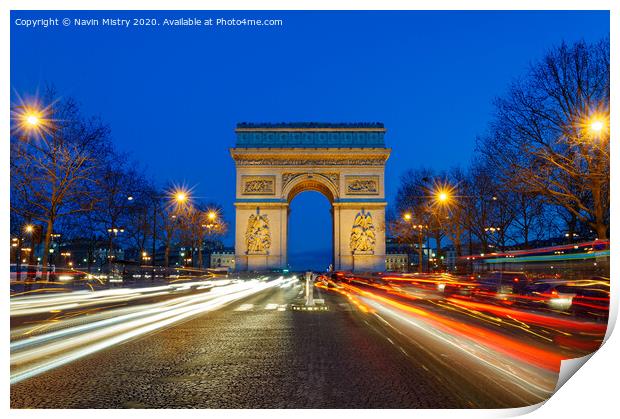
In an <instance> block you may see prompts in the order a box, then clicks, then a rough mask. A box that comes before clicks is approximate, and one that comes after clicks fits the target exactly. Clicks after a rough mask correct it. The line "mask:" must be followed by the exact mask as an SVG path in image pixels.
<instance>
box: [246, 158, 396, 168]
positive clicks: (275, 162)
mask: <svg viewBox="0 0 620 419" xmlns="http://www.w3.org/2000/svg"><path fill="white" fill-rule="evenodd" d="M236 162H237V166H383V165H385V159H323V160H310V159H306V160H304V159H243V158H239V159H236Z"/></svg>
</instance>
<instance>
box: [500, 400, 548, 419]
mask: <svg viewBox="0 0 620 419" xmlns="http://www.w3.org/2000/svg"><path fill="white" fill-rule="evenodd" d="M547 400H549V399H547ZM547 400H543V401H542V402H540V403H536V404H531V405H529V406H523V407H514V408H512V409H504V410H502V413H501V414H500V415H497V416H496V417H498V416H499V417H507V418H514V417H517V416H524V415H527V414H529V413H532V412H533V411H535V410H538V408H539V407H541V406H542V405H543V404H545V403H547Z"/></svg>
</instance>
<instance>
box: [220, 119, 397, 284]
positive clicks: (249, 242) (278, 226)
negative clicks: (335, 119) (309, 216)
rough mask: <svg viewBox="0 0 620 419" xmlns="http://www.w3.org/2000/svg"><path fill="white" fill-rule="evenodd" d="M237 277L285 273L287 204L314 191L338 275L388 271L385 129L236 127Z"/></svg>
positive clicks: (350, 126) (373, 126)
mask: <svg viewBox="0 0 620 419" xmlns="http://www.w3.org/2000/svg"><path fill="white" fill-rule="evenodd" d="M236 134H237V143H236V147H235V148H232V149H231V150H230V153H231V155H232V158H233V159H234V160H235V165H236V169H237V179H236V182H237V183H236V188H237V194H236V202H235V207H236V233H235V265H236V269H237V270H270V269H280V268H286V267H287V232H288V212H289V203H290V202H291V200H292V199H293V198H294V197H295V196H296V195H297V194H299V193H301V192H303V191H307V190H312V191H318V192H321V193H322V194H323V195H325V196H326V197H327V199H329V201H330V203H331V205H332V215H333V249H334V255H333V264H334V269H336V270H346V271H358V272H360V271H383V270H385V206H386V201H385V191H384V172H385V163H386V161H387V159H388V157H389V155H390V151H391V150H390V149H389V148H386V147H385V140H384V135H385V128H384V127H383V124H380V123H357V124H321V123H285V124H246V123H242V124H238V125H237V128H236Z"/></svg>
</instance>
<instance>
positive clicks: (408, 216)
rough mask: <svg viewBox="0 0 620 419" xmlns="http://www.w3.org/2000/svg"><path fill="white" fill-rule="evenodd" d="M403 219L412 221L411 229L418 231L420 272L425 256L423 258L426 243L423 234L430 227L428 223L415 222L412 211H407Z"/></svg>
mask: <svg viewBox="0 0 620 419" xmlns="http://www.w3.org/2000/svg"><path fill="white" fill-rule="evenodd" d="M403 219H404V220H405V222H407V223H410V224H411V229H412V230H414V231H416V230H417V232H418V272H419V273H422V272H423V270H424V264H423V263H424V258H423V249H422V247H423V245H424V237H423V235H422V232H423V231H424V230H426V229H428V226H427V225H424V224H415V222H414V221H413V216H412V215H411V213H410V212H406V213H405V214H403Z"/></svg>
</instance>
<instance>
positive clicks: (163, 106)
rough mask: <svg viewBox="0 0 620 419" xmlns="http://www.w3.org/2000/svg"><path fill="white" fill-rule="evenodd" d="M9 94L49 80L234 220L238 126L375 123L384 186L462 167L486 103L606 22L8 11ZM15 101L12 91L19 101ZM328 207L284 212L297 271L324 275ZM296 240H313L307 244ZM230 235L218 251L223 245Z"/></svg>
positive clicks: (308, 201) (427, 15)
mask: <svg viewBox="0 0 620 419" xmlns="http://www.w3.org/2000/svg"><path fill="white" fill-rule="evenodd" d="M182 16H185V17H200V18H203V19H205V18H208V17H213V18H217V17H233V16H234V17H238V18H242V17H246V18H257V17H258V18H279V19H283V20H284V25H283V26H282V27H260V28H257V27H213V28H207V27H199V28H188V27H176V28H170V27H168V28H163V27H151V28H145V27H142V28H138V29H135V28H130V29H124V28H118V27H93V28H75V27H69V28H63V27H59V28H51V27H50V28H47V29H26V28H23V27H18V26H16V25H15V24H14V22H15V19H16V18H31V19H35V18H42V17H59V18H61V19H62V18H64V17H70V18H73V17H98V18H105V17H123V18H127V17H156V18H158V19H159V20H163V18H165V17H169V18H178V17H182ZM11 20H12V26H11V87H12V89H13V90H14V92H19V94H20V95H25V96H28V95H32V94H34V93H36V91H37V89H38V88H39V87H42V86H43V85H44V84H45V83H47V82H51V83H53V84H55V85H56V87H57V88H58V90H59V91H60V93H61V94H62V95H65V96H74V97H76V98H77V99H78V100H79V101H80V102H81V103H82V104H83V106H84V109H85V112H86V113H88V114H97V115H100V116H101V117H102V118H103V119H104V120H105V121H107V122H108V123H109V124H110V125H111V127H112V130H113V136H114V141H115V142H116V144H117V145H118V147H119V149H121V150H124V151H130V152H132V153H133V155H134V157H135V159H136V160H138V161H139V162H140V163H141V164H143V165H144V166H145V167H146V170H147V173H148V174H150V175H152V176H153V177H154V178H155V179H156V180H157V181H159V182H160V183H162V184H164V183H165V182H166V181H168V180H172V181H175V182H177V183H183V182H184V183H186V184H187V185H190V186H194V187H195V195H196V196H199V197H201V198H203V199H205V200H214V201H218V202H221V203H222V204H223V205H224V208H225V210H226V212H227V213H226V216H227V218H228V220H229V222H231V223H232V222H234V213H233V211H234V207H233V205H232V203H233V201H234V195H235V191H234V173H235V172H234V165H233V161H232V159H231V158H230V157H229V154H228V148H229V147H232V146H234V142H235V136H234V132H233V130H234V127H235V124H236V123H237V122H240V121H250V122H282V121H320V122H357V121H369V122H372V121H381V122H384V123H385V126H386V128H387V129H388V133H387V135H386V142H387V144H388V146H389V147H392V149H393V151H392V157H391V158H390V160H389V161H388V166H387V177H386V190H387V193H388V199H389V200H390V201H391V200H392V199H393V197H394V194H395V193H396V190H397V188H398V178H399V176H400V174H401V173H402V172H403V171H405V170H406V169H407V168H410V167H418V166H421V165H424V166H428V167H435V168H438V169H442V168H449V167H451V166H453V165H461V164H462V165H465V164H467V162H468V160H469V159H470V157H471V155H472V151H473V146H474V140H475V137H476V135H477V134H481V133H483V132H484V130H485V127H486V125H487V123H488V122H489V116H490V113H491V111H492V107H491V102H492V99H493V98H494V97H495V96H498V95H502V94H503V92H505V90H506V88H507V86H508V83H509V82H510V81H511V80H512V79H514V78H515V77H518V76H520V75H522V74H524V72H525V71H526V69H527V66H528V64H529V63H530V62H533V61H536V60H538V59H540V58H541V56H542V55H543V54H544V53H545V51H547V50H548V49H549V48H551V47H552V46H555V45H557V44H559V43H560V42H562V40H564V41H566V42H573V41H576V40H580V39H585V40H586V41H597V40H599V39H600V38H602V37H604V36H608V34H609V14H608V13H607V12H558V11H551V12H525V11H520V12H473V11H472V12H251V13H248V12H226V13H224V12H176V11H175V12H129V13H127V12H102V13H95V12H13V13H12V15H11ZM13 99H15V95H13ZM328 208H329V204H328V202H327V200H326V199H325V198H323V197H321V196H319V195H318V194H316V193H310V192H308V193H304V194H301V195H300V196H298V197H297V198H296V199H295V200H294V201H293V203H292V213H291V226H290V230H291V238H290V240H291V245H290V248H289V250H290V254H291V259H292V262H293V264H294V265H296V266H295V267H299V268H303V267H314V268H325V267H326V266H325V262H326V261H327V263H329V258H328V257H326V256H325V257H323V258H320V257H318V256H309V257H305V258H302V256H301V254H303V253H306V254H310V253H311V254H312V255H326V254H329V252H330V251H331V238H330V235H331V227H330V226H331V220H330V217H329V212H328ZM304 231H309V232H310V233H309V234H308V235H306V234H305V233H304ZM232 240H233V239H232V234H230V235H229V237H227V239H226V241H227V244H229V245H232Z"/></svg>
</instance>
